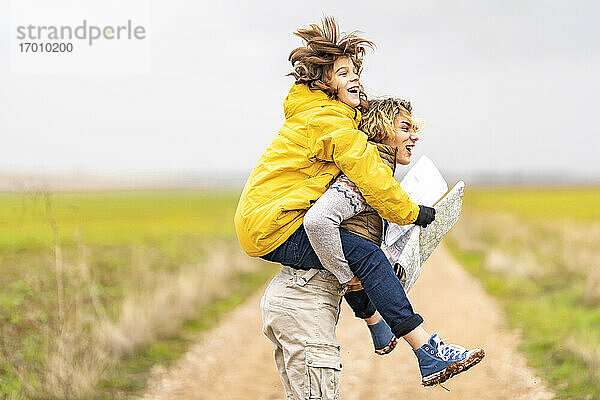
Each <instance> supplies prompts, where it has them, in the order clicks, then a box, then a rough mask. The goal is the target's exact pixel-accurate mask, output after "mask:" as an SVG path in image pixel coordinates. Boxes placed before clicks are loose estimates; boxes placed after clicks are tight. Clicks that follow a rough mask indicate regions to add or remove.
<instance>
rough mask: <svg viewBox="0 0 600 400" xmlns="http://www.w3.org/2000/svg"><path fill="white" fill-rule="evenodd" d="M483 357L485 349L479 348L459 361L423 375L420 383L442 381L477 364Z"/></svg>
mask: <svg viewBox="0 0 600 400" xmlns="http://www.w3.org/2000/svg"><path fill="white" fill-rule="evenodd" d="M483 357H485V351H483V350H482V349H479V350H477V351H476V352H474V353H473V354H471V355H470V356H469V358H467V359H466V360H464V361H461V362H456V361H455V362H453V363H452V364H450V365H448V366H447V367H446V368H444V369H443V370H441V371H439V372H436V373H435V374H432V375H429V376H426V377H424V378H423V380H422V381H421V383H422V384H423V386H433V385H437V384H440V383H444V382H446V381H447V380H448V379H450V378H452V377H453V376H455V375H458V374H460V373H461V372H465V371H466V370H468V369H469V368H471V367H472V366H474V365H477V364H479V362H480V361H481V360H483Z"/></svg>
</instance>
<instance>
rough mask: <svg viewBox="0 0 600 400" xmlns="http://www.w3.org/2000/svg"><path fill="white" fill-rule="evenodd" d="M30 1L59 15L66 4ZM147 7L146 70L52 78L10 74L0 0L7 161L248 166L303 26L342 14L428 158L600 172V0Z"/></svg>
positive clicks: (273, 113) (454, 168)
mask: <svg viewBox="0 0 600 400" xmlns="http://www.w3.org/2000/svg"><path fill="white" fill-rule="evenodd" d="M11 1H13V3H12V4H13V7H14V6H15V2H16V1H17V0H11ZM19 1H21V0H19ZM29 1H30V2H34V3H35V2H37V5H36V7H35V10H37V11H36V12H37V14H36V18H37V20H39V19H40V14H41V15H42V16H44V12H46V11H47V12H48V22H44V23H48V24H52V23H56V22H52V21H53V20H52V18H53V13H56V12H57V10H56V4H55V3H54V2H47V1H44V0H29ZM64 1H67V0H64ZM77 3H78V6H79V7H86V4H94V5H95V6H96V7H97V6H98V4H107V5H106V7H112V5H111V3H107V2H106V1H103V2H99V1H98V0H93V1H88V2H77ZM113 3H114V2H113ZM116 3H117V4H118V2H116ZM145 3H146V4H147V5H145V6H144V8H145V10H144V11H145V14H144V13H143V15H141V16H138V15H137V14H136V12H131V19H132V20H134V22H135V21H136V17H139V18H141V19H144V18H146V19H145V20H144V22H145V25H146V26H145V28H146V32H147V37H146V39H145V42H144V45H145V46H149V47H148V48H149V49H150V50H149V51H150V53H149V54H150V58H149V60H150V61H149V63H150V64H149V68H141V67H140V68H138V69H137V70H135V69H134V70H133V71H128V72H124V73H118V71H117V73H106V74H101V73H73V71H71V72H62V73H42V74H40V73H23V71H18V70H16V71H15V70H14V69H15V65H17V66H18V65H19V64H18V63H17V64H15V60H14V57H15V56H14V55H11V53H10V52H11V48H9V47H10V46H13V47H15V48H16V46H17V44H16V42H15V41H14V40H13V39H14V36H16V31H15V30H14V26H13V25H14V23H15V21H14V20H13V21H11V13H10V2H7V1H1V2H0V24H1V28H2V29H1V31H0V61H1V65H0V170H4V171H46V172H48V171H62V172H73V171H77V172H88V173H90V172H91V173H100V174H131V173H175V174H177V173H190V172H215V173H216V174H218V173H232V172H233V173H236V172H239V173H248V172H249V171H250V169H251V168H252V167H253V165H254V164H255V162H256V161H257V159H258V157H259V156H260V154H261V152H262V151H263V150H264V148H265V147H266V146H267V145H268V143H269V142H270V140H271V139H272V138H273V136H274V135H276V133H277V131H278V130H279V128H280V127H281V124H282V122H283V108H282V101H283V99H284V97H285V96H286V94H287V91H288V90H289V87H290V86H291V83H292V80H291V78H289V77H286V76H285V74H287V73H288V72H290V70H291V68H290V65H289V63H288V61H287V56H288V54H289V52H290V50H292V49H293V48H294V47H297V46H298V45H300V40H299V39H298V38H297V37H295V36H294V35H293V31H295V30H296V29H297V28H299V27H304V26H307V25H308V24H310V23H316V22H318V21H319V20H320V18H321V17H322V16H323V15H332V16H335V17H336V18H337V19H338V21H339V23H340V26H341V28H342V30H344V31H352V30H361V31H363V32H364V36H365V37H367V38H369V39H371V40H373V41H374V42H375V43H376V44H377V48H376V50H375V51H371V52H369V53H368V54H367V56H366V58H365V62H364V72H363V75H362V77H361V81H362V83H363V84H364V86H365V87H366V89H367V91H368V94H369V95H371V96H381V95H391V96H397V97H403V98H407V99H409V100H411V101H412V103H413V109H414V110H413V113H414V114H415V115H416V116H417V117H420V118H421V119H423V120H424V121H425V126H424V128H423V130H422V131H421V140H420V141H419V143H418V145H417V148H416V151H415V155H416V156H417V157H418V156H419V155H421V154H426V155H428V156H429V157H430V158H431V159H432V160H434V162H435V163H436V164H437V165H438V167H439V168H440V169H441V170H442V172H444V171H447V172H451V173H453V174H473V173H481V172H490V173H527V174H536V173H549V174H563V173H564V174H568V175H580V176H589V177H590V178H591V179H592V180H596V181H598V180H597V179H598V178H599V177H600V157H599V156H598V150H599V149H600V129H599V127H598V123H597V116H598V114H599V110H600V96H599V93H600V40H599V38H600V23H599V21H600V6H599V4H600V3H598V2H596V1H513V2H507V1H419V2H416V1H387V2H385V1H379V2H378V1H374V2H368V3H367V2H348V1H339V2H327V1H322V0H321V1H301V2H281V1H272V2H260V1H259V2H257V3H256V4H251V2H246V1H239V2H229V1H214V2H212V1H211V2H205V1H200V2H199V1H197V0H194V1H192V0H190V1H182V0H169V1H152V2H151V3H150V2H145ZM44 7H47V10H46V9H44ZM59 7H60V6H59ZM95 10H97V8H96V9H95ZM58 11H60V10H58ZM69 11H70V13H71V14H70V15H71V17H73V15H74V14H73V13H75V16H76V17H77V15H80V17H79V21H80V20H81V19H83V18H87V19H88V20H90V21H92V22H94V21H95V22H96V23H97V24H109V23H113V22H114V21H106V22H105V20H107V19H110V16H111V12H112V10H111V9H105V10H104V11H105V12H104V13H103V14H102V18H98V17H97V15H96V14H94V9H93V8H90V9H88V10H86V9H83V8H82V9H76V10H75V11H73V10H69ZM77 13H79V14H77ZM115 13H116V10H115ZM13 15H14V14H13ZM95 15H96V17H97V18H96V19H95V20H94V16H95ZM144 15H145V16H144ZM107 16H108V17H107ZM150 16H151V17H150ZM19 18H21V20H22V19H23V15H22V13H21V14H20V17H19ZM13 19H14V16H13ZM42 19H43V18H42ZM138 20H139V19H138ZM147 21H149V22H147ZM97 48H101V46H100V47H97ZM12 51H14V49H12ZM76 56H77V55H75V57H76ZM11 57H13V59H12V62H13V64H11ZM123 57H125V56H123ZM110 61H111V62H112V63H113V64H114V65H119V62H120V61H121V60H120V59H119V57H118V56H114V57H112V58H111V59H110ZM11 65H12V68H11ZM136 68H137V67H136ZM11 69H12V71H11ZM75 72H76V71H75ZM413 157H415V156H413Z"/></svg>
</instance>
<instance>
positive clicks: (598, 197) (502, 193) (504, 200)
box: [465, 187, 600, 222]
mask: <svg viewBox="0 0 600 400" xmlns="http://www.w3.org/2000/svg"><path fill="white" fill-rule="evenodd" d="M468 193H469V194H468V195H467V196H466V197H465V206H466V207H474V208H477V209H481V210H488V211H500V210H501V211H504V212H510V213H512V214H515V215H517V216H520V217H523V218H527V219H530V220H534V221H536V220H541V219H572V220H575V221H578V222H598V221H600V189H598V188H593V187H592V188H572V187H558V188H546V187H539V188H525V189H519V188H506V189H496V190H492V189H489V190H482V189H475V190H469V192H468Z"/></svg>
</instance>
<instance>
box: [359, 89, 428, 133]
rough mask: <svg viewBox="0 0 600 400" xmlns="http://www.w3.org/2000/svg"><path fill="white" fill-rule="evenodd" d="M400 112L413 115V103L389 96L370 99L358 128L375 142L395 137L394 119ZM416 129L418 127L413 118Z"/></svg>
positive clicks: (409, 115)
mask: <svg viewBox="0 0 600 400" xmlns="http://www.w3.org/2000/svg"><path fill="white" fill-rule="evenodd" d="M400 114H406V115H407V116H408V117H411V114H412V105H411V104H410V101H408V100H402V99H395V98H391V97H390V98H387V99H375V100H369V105H368V109H367V110H366V111H363V117H362V120H361V122H360V125H359V127H358V129H360V130H361V131H363V132H364V133H366V134H367V136H368V137H369V140H372V141H373V142H377V143H379V142H382V141H383V140H386V139H394V137H395V135H396V133H395V132H394V119H396V117H397V116H398V115H400ZM411 124H412V125H413V128H414V130H415V131H416V130H418V127H417V126H416V125H415V123H414V122H413V121H412V119H411Z"/></svg>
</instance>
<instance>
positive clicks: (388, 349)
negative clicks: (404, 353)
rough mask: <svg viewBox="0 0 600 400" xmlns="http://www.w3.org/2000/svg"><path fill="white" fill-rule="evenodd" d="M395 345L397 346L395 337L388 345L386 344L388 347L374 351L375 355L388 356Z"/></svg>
mask: <svg viewBox="0 0 600 400" xmlns="http://www.w3.org/2000/svg"><path fill="white" fill-rule="evenodd" d="M397 344H398V339H396V337H392V340H390V343H388V345H387V346H385V347H384V348H383V349H379V350H375V354H377V355H380V356H384V355H386V354H390V353H391V352H392V350H394V349H395V348H396V345H397Z"/></svg>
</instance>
